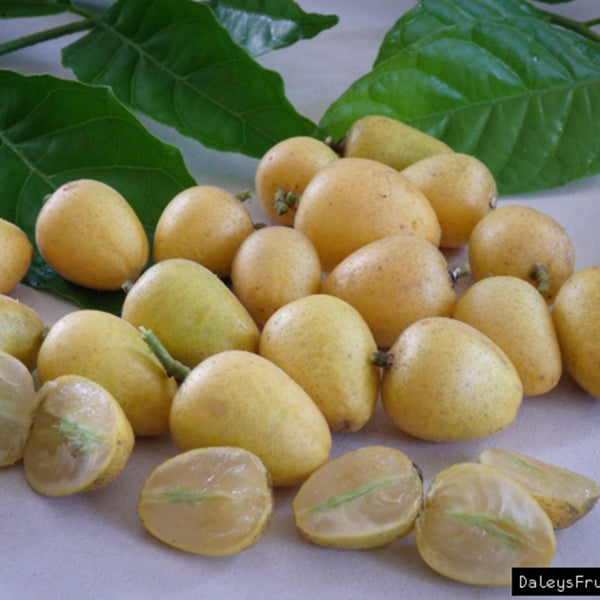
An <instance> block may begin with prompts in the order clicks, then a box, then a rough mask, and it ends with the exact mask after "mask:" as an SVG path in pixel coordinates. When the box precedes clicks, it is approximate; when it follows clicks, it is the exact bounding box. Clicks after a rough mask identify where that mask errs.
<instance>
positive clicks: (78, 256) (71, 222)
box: [35, 179, 150, 290]
mask: <svg viewBox="0 0 600 600" xmlns="http://www.w3.org/2000/svg"><path fill="white" fill-rule="evenodd" d="M35 239H36V243H37V245H38V248H39V250H40V253H41V255H42V256H43V257H44V259H45V260H46V262H47V263H48V264H49V265H50V266H51V267H52V268H53V269H54V270H55V271H56V272H57V273H58V274H59V275H61V276H62V277H64V278H65V279H67V280H69V281H72V282H73V283H76V284H78V285H82V286H84V287H89V288H92V289H98V290H117V289H119V288H121V287H122V286H123V285H124V284H126V283H128V282H130V281H133V280H135V279H137V277H138V276H139V274H140V273H141V272H142V269H143V268H144V266H145V265H146V262H147V261H148V256H149V253H150V249H149V242H148V237H147V235H146V232H145V230H144V228H143V226H142V223H141V222H140V220H139V218H138V217H137V215H136V213H135V212H134V210H133V208H132V207H131V206H130V205H129V203H128V202H127V201H126V200H125V198H123V196H122V195H121V194H119V192H117V191H116V190H115V189H113V188H112V187H111V186H109V185H106V184H105V183H102V182H100V181H95V180H92V179H79V180H76V181H71V182H69V183H66V184H64V185H62V186H61V187H59V188H58V189H57V190H56V191H55V192H54V193H53V194H52V195H51V196H49V197H48V198H47V199H46V200H45V201H44V204H43V206H42V208H41V210H40V212H39V213H38V216H37V219H36V223H35Z"/></svg>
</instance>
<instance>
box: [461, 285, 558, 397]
mask: <svg viewBox="0 0 600 600" xmlns="http://www.w3.org/2000/svg"><path fill="white" fill-rule="evenodd" d="M452 317H453V318H455V319H458V320H459V321H463V322H465V323H468V324H469V325H471V326H473V327H475V328H476V329H478V330H479V331H481V332H482V333H484V334H485V335H487V336H488V337H489V338H490V339H491V340H492V341H494V342H495V343H496V344H497V345H498V346H500V348H502V350H504V352H506V354H507V356H508V358H510V360H511V362H512V363H513V365H514V366H515V368H516V369H517V371H518V373H519V377H520V378H521V381H522V383H523V394H524V395H525V396H536V395H539V394H544V393H546V392H549V391H550V390H551V389H553V388H554V387H555V386H556V384H557V383H558V381H559V380H560V376H561V373H562V357H561V353H560V348H559V346H558V339H557V336H556V331H555V329H554V323H553V322H552V316H551V314H550V311H549V309H548V305H547V303H546V302H545V300H544V298H543V297H542V295H541V294H540V293H539V292H538V291H537V290H536V289H535V288H534V287H533V286H532V285H530V284H529V283H528V282H526V281H524V280H523V279H520V278H518V277H512V276H510V275H497V276H495V277H486V278H484V279H481V280H480V281H477V282H475V283H474V284H473V285H471V286H470V287H468V288H467V289H466V290H465V292H464V293H463V294H462V295H461V296H460V298H459V299H458V301H457V303H456V306H455V307H454V312H453V313H452Z"/></svg>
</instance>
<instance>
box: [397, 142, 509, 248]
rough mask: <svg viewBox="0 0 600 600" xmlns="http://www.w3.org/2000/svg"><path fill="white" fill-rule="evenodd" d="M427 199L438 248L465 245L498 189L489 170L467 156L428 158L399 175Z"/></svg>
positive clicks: (452, 153)
mask: <svg viewBox="0 0 600 600" xmlns="http://www.w3.org/2000/svg"><path fill="white" fill-rule="evenodd" d="M401 174H402V175H404V177H406V178H407V179H408V180H409V181H410V182H412V183H413V184H414V185H416V186H417V187H418V188H419V189H420V190H421V191H422V192H423V193H424V194H425V196H426V197H427V200H429V202H430V203H431V206H433V209H434V210H435V214H436V215H437V218H438V221H439V222H440V227H441V228H442V237H441V239H440V247H441V248H458V247H460V246H464V245H466V244H467V243H468V242H469V236H470V235H471V232H472V231H473V228H474V227H475V225H477V223H479V221H481V219H482V218H483V217H485V215H487V214H488V213H489V212H491V211H492V210H493V209H494V208H495V207H496V201H497V197H498V188H497V186H496V180H495V179H494V176H493V175H492V173H491V172H490V170H489V169H488V168H487V167H486V166H485V164H483V163H482V162H481V161H480V160H479V159H477V158H475V157H474V156H470V155H469V154H461V153H459V152H446V153H443V154H435V155H433V156H429V157H427V158H424V159H422V160H419V161H417V162H416V163H414V164H412V165H410V166H409V167H407V168H406V169H403V170H402V171H401Z"/></svg>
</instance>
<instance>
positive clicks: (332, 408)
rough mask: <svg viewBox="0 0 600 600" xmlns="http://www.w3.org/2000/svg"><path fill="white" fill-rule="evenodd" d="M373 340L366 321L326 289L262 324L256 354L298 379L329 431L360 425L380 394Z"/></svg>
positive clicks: (372, 409) (290, 304) (351, 428)
mask: <svg viewBox="0 0 600 600" xmlns="http://www.w3.org/2000/svg"><path fill="white" fill-rule="evenodd" d="M376 351H377V344H376V343H375V339H374V338H373V334H372V333H371V330H370V329H369V326H368V325H367V323H366V321H365V320H364V319H363V318H362V317H361V316H360V313H359V312H358V311H357V310H356V309H355V308H353V307H352V306H351V305H350V304H348V303H347V302H344V301H343V300H341V299H340V298H336V297H335V296H329V295H327V294H313V295H310V296H305V297H304V298H300V299H298V300H295V301H293V302H290V303H289V304H286V305H285V306H283V307H281V308H280V309H279V310H277V311H276V312H275V313H274V314H273V315H272V316H271V317H270V318H269V320H268V321H267V322H266V323H265V325H264V327H263V329H262V332H261V336H260V342H259V354H260V355H261V356H264V357H265V358H267V359H268V360H270V361H271V362H273V363H275V364H276V365H278V366H279V367H281V368H282V369H283V370H284V371H285V372H286V373H287V374H288V375H290V376H291V377H292V379H294V381H296V382H297V383H299V384H300V385H301V386H302V387H303V388H304V390H306V392H308V395H309V396H310V397H311V398H312V399H313V401H314V402H315V404H316V405H317V406H318V407H319V409H320V410H321V412H322V413H323V415H324V416H325V418H326V420H327V423H328V424H329V427H330V428H331V430H332V431H336V432H351V431H358V430H359V429H361V428H362V427H363V426H364V425H365V424H366V423H367V422H368V420H369V419H370V418H371V415H372V414H373V411H374V410H375V405H376V403H377V395H378V393H379V369H378V368H377V367H376V366H375V365H374V364H373V363H372V362H371V356H372V354H373V353H374V352H376Z"/></svg>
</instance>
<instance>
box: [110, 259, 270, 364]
mask: <svg viewBox="0 0 600 600" xmlns="http://www.w3.org/2000/svg"><path fill="white" fill-rule="evenodd" d="M121 317H122V318H123V319H124V320H125V321H127V322H128V323H131V324H132V325H134V326H135V327H144V328H145V329H148V330H150V331H152V332H153V333H154V334H155V335H156V336H157V337H158V339H159V340H160V342H161V343H162V344H163V346H164V347H165V348H166V349H167V351H168V352H169V354H170V355H171V356H172V357H173V358H175V359H176V360H178V361H180V362H182V363H183V364H184V365H187V366H188V367H189V368H193V367H195V366H196V365H197V364H198V363H199V362H201V361H202V360H204V359H205V358H207V357H208V356H212V355H213V354H217V353H218V352H222V351H223V350H231V349H238V350H249V351H251V352H254V351H256V349H257V348H258V338H259V333H258V328H257V326H256V323H255V322H254V321H253V320H252V317H251V315H250V314H249V313H248V311H247V310H246V308H245V307H244V306H243V305H242V303H241V302H240V301H239V300H238V298H237V297H236V296H235V295H234V294H233V292H232V291H231V290H230V289H229V288H228V287H227V286H226V285H225V283H223V281H221V279H219V278H218V277H217V276H216V275H215V274H214V273H212V271H209V270H208V269H207V268H206V267H203V266H202V265H200V264H198V263H196V262H194V261H192V260H189V259H187V258H170V259H166V260H163V261H161V262H159V263H156V264H154V265H152V266H151V267H150V268H149V269H147V270H146V271H145V272H144V273H143V274H142V275H141V277H140V278H139V279H138V280H137V281H136V282H135V283H134V284H133V286H132V287H131V289H130V290H129V292H127V296H126V297H125V301H124V302H123V307H122V309H121Z"/></svg>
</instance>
